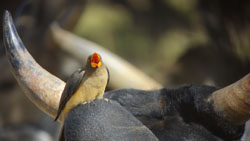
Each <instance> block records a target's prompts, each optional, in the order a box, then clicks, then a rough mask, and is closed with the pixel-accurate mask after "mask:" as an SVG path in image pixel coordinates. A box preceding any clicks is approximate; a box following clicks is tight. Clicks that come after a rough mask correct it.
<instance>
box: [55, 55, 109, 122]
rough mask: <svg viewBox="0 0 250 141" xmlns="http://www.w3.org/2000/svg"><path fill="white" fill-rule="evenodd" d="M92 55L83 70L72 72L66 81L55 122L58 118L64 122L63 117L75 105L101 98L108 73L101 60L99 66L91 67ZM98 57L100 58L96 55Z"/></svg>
mask: <svg viewBox="0 0 250 141" xmlns="http://www.w3.org/2000/svg"><path fill="white" fill-rule="evenodd" d="M94 55H96V54H95V53H94V54H93V55H91V56H89V58H88V61H87V64H86V66H85V67H84V68H81V69H79V70H77V71H76V72H74V73H73V74H72V75H71V76H70V78H69V79H68V80H67V83H66V86H65V88H64V90H63V93H62V96H61V99H60V104H59V108H58V112H57V116H56V118H55V121H56V120H57V119H58V118H59V117H60V118H61V119H62V121H64V117H65V116H66V115H67V114H68V112H69V111H70V110H72V109H73V108H75V107H76V106H77V105H79V104H82V103H85V102H89V101H92V100H95V99H97V98H102V97H103V94H104V90H105V88H106V85H107V83H108V79H109V72H108V70H107V68H106V66H105V65H104V63H103V62H102V60H101V59H100V63H101V65H100V66H98V67H95V68H94V67H92V66H91V63H92V62H91V60H93V59H92V58H93V57H92V56H94ZM98 57H100V56H99V55H98Z"/></svg>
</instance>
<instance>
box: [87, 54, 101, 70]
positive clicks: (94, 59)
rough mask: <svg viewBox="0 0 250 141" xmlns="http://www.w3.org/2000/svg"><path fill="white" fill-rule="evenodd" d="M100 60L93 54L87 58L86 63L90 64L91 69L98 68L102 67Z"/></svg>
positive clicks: (97, 55) (99, 57)
mask: <svg viewBox="0 0 250 141" xmlns="http://www.w3.org/2000/svg"><path fill="white" fill-rule="evenodd" d="M101 60H102V58H101V56H100V55H99V54H98V53H96V52H94V53H93V54H92V55H90V56H89V58H88V63H90V67H91V68H98V67H100V66H101V65H102V63H101Z"/></svg>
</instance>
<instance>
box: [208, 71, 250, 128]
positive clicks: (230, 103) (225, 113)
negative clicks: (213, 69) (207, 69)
mask: <svg viewBox="0 0 250 141" xmlns="http://www.w3.org/2000/svg"><path fill="white" fill-rule="evenodd" d="M210 100H212V101H213V107H214V110H215V111H216V112H217V113H219V115H220V116H222V117H223V118H224V119H226V120H228V121H230V122H232V123H234V124H238V125H240V124H244V123H245V122H246V121H247V120H248V119H249V118H250V73H249V74H248V75H246V76H245V77H243V78H242V79H240V80H239V81H237V82H235V83H233V84H231V85H229V86H227V87H225V88H222V89H220V90H217V91H215V92H213V93H212V95H211V97H210Z"/></svg>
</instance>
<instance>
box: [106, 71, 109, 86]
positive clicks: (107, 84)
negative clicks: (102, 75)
mask: <svg viewBox="0 0 250 141" xmlns="http://www.w3.org/2000/svg"><path fill="white" fill-rule="evenodd" d="M106 70H107V73H108V80H107V85H106V86H108V84H109V80H110V72H109V69H108V67H106Z"/></svg>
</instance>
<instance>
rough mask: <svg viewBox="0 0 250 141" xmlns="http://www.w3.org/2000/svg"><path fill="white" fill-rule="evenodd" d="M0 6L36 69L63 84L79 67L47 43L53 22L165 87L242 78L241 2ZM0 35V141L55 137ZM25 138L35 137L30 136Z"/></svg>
mask: <svg viewBox="0 0 250 141" xmlns="http://www.w3.org/2000/svg"><path fill="white" fill-rule="evenodd" d="M0 7H1V13H3V11H4V10H10V12H11V13H12V15H13V16H14V19H15V24H16V26H17V29H18V32H19V34H20V36H21V38H22V40H23V42H24V44H25V45H26V47H27V49H28V50H29V51H30V52H31V54H32V56H33V57H34V58H35V59H36V60H37V61H38V63H40V64H41V65H42V66H43V67H44V68H46V69H47V70H48V71H49V72H51V73H53V74H55V75H56V76H58V77H60V78H61V79H63V80H66V79H67V77H68V76H69V75H70V74H71V73H72V72H73V71H74V70H76V69H77V68H79V67H80V66H82V65H83V64H84V62H77V61H76V60H75V59H74V56H71V55H70V54H68V53H67V52H65V51H62V50H61V49H59V48H58V47H56V46H55V45H54V44H53V43H52V42H53V41H51V40H50V36H51V35H50V32H49V29H50V27H51V24H52V23H53V22H57V23H59V24H60V25H61V26H62V27H63V28H64V29H65V30H67V31H70V32H72V33H73V34H76V35H78V36H81V37H82V38H85V39H88V40H90V41H93V42H95V43H97V44H99V45H101V46H102V47H104V48H106V49H108V50H110V51H112V52H113V53H115V54H117V55H118V56H120V57H122V58H124V59H125V60H127V61H129V62H130V63H131V64H133V65H135V66H136V67H137V68H139V69H140V70H141V71H143V72H145V73H146V74H147V75H149V76H150V77H152V78H153V79H155V80H156V81H158V82H159V83H160V84H162V85H163V86H164V87H167V88H175V87H179V86H181V85H185V84H190V83H197V84H205V85H215V86H218V87H222V86H226V85H228V84H231V83H233V82H235V81H237V80H239V79H240V78H241V77H243V76H244V75H246V74H247V73H249V72H250V1H248V0H239V1H233V0H232V1H228V0H189V1H187V0H102V1H97V0H89V1H84V0H71V1H66V0H53V1H52V0H9V1H6V0H5V1H1V2H0ZM1 22H2V20H1ZM1 32H2V26H1ZM0 36H1V44H0V72H1V75H0V107H1V108H0V128H1V129H0V140H1V136H3V137H7V136H12V137H13V140H18V137H19V136H18V135H20V136H22V135H23V134H21V133H22V132H24V133H25V134H27V137H28V134H33V132H36V133H37V134H39V136H42V140H45V139H46V138H47V140H48V141H49V140H55V139H57V137H58V134H59V126H60V125H59V124H56V123H54V122H53V119H52V118H50V117H48V116H47V115H45V114H43V113H41V111H40V110H38V109H37V108H36V107H35V105H34V104H32V103H31V102H30V101H29V100H28V99H27V98H26V97H25V96H24V94H23V92H22V90H21V88H20V87H19V86H18V84H17V82H16V80H15V79H14V77H13V75H12V74H11V72H10V67H9V64H8V62H7V58H6V56H5V53H4V47H3V43H2V34H0ZM114 65H115V64H114ZM111 79H112V78H111ZM31 131H32V133H31ZM20 132H21V133H20ZM45 136H46V137H45ZM30 140H39V138H36V136H35V134H34V138H30Z"/></svg>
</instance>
